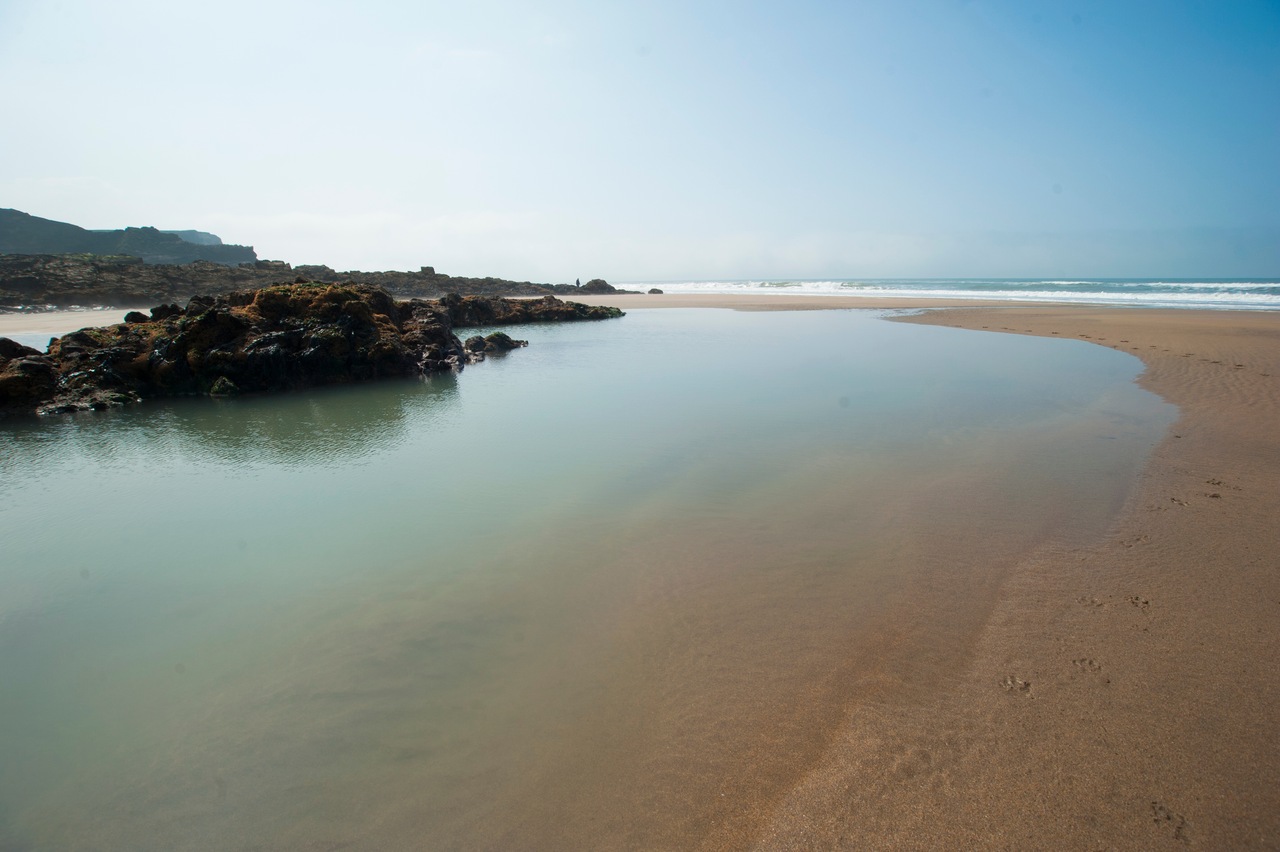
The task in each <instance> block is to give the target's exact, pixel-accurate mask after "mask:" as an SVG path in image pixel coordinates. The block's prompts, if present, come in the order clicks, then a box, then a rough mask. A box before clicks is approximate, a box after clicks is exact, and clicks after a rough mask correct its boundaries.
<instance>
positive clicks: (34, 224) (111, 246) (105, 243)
mask: <svg viewBox="0 0 1280 852" xmlns="http://www.w3.org/2000/svg"><path fill="white" fill-rule="evenodd" d="M0 254H37V255H38V254H47V255H99V256H120V255H124V256H129V257H136V258H138V259H139V260H141V262H143V263H166V264H183V263H192V262H194V261H198V260H201V261H207V262H210V263H219V264H223V265H227V266H234V265H237V264H241V263H253V262H254V261H256V260H257V259H258V255H257V253H256V252H254V250H253V246H237V245H224V244H223V242H222V239H221V238H220V237H218V236H217V235H216V234H210V233H206V232H204V231H191V230H188V231H161V230H158V229H156V228H151V227H146V228H123V229H119V230H114V231H90V230H87V229H85V228H81V227H80V226H78V225H71V224H68V223H67V222H55V221H54V220H52V219H42V218H40V217H39V216H32V215H31V214H30V213H23V212H22V211H21V210H13V209H8V208H0Z"/></svg>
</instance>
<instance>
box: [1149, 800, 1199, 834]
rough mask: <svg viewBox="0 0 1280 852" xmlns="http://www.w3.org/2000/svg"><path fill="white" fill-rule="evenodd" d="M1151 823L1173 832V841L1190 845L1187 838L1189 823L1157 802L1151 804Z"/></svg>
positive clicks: (1180, 815)
mask: <svg viewBox="0 0 1280 852" xmlns="http://www.w3.org/2000/svg"><path fill="white" fill-rule="evenodd" d="M1151 821H1152V822H1154V823H1155V824H1156V825H1161V826H1164V827H1165V828H1166V829H1168V830H1170V831H1172V832H1173V839H1174V840H1177V841H1179V842H1181V843H1190V842H1191V838H1190V837H1188V836H1187V832H1188V829H1189V828H1190V823H1188V822H1187V818H1186V817H1184V816H1183V815H1182V814H1180V813H1177V812H1176V811H1173V810H1170V809H1169V808H1167V807H1165V806H1164V805H1162V804H1160V803H1159V802H1152V803H1151Z"/></svg>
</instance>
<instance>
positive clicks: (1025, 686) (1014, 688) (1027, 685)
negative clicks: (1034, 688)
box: [1000, 675, 1031, 695]
mask: <svg viewBox="0 0 1280 852" xmlns="http://www.w3.org/2000/svg"><path fill="white" fill-rule="evenodd" d="M1000 685H1001V686H1003V687H1004V688H1005V689H1006V690H1007V691H1009V692H1021V693H1022V694H1023V695H1030V694H1031V682H1030V681H1025V680H1022V679H1020V678H1018V677H1015V676H1014V675H1005V676H1004V680H1002V681H1000Z"/></svg>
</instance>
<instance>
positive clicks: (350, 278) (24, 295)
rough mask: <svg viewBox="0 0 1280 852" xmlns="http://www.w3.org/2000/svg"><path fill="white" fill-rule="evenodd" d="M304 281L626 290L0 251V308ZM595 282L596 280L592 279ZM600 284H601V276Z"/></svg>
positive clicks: (456, 288)
mask: <svg viewBox="0 0 1280 852" xmlns="http://www.w3.org/2000/svg"><path fill="white" fill-rule="evenodd" d="M298 279H301V280H304V281H323V282H326V283H333V284H339V283H354V284H368V285H370V286H372V287H380V288H382V289H384V290H386V291H387V292H389V293H391V294H392V295H394V296H396V297H397V298H402V299H408V298H415V297H416V298H424V299H438V298H440V297H441V296H443V295H445V294H446V293H463V294H468V295H478V296H545V295H560V296H572V295H573V294H574V293H579V292H581V293H589V292H596V293H599V292H609V293H615V292H616V293H624V292H628V291H625V290H617V289H615V288H613V287H612V286H610V285H608V284H605V285H604V286H605V287H607V288H608V289H607V290H598V289H588V288H590V287H591V286H592V284H593V283H595V282H587V284H586V285H584V286H583V287H582V288H581V289H579V288H578V287H575V286H573V285H571V284H535V283H532V282H530V281H506V280H504V279H501V278H465V277H458V276H451V275H444V274H442V273H438V272H436V271H435V269H434V268H433V267H430V266H424V267H422V268H421V269H419V270H418V271H417V272H394V271H393V272H335V271H334V270H332V269H330V268H329V267H327V266H298V267H296V268H295V267H292V266H290V265H289V264H287V263H284V262H283V261H279V260H259V261H255V262H253V263H247V264H241V265H240V266H223V265H220V264H216V263H210V262H208V261H198V262H195V263H189V264H185V265H182V266H175V265H168V264H144V263H143V262H142V261H141V260H139V259H138V258H132V257H89V256H78V257H77V256H65V255H64V256H50V255H15V254H8V255H6V254H0V307H5V306H8V307H17V306H20V305H25V306H39V307H45V306H48V307H62V308H66V307H72V306H80V307H89V306H95V305H110V306H113V307H119V308H138V307H146V306H149V305H155V304H159V303H161V302H185V301H186V300H187V299H190V298H191V297H192V296H195V295H198V294H208V293H228V292H232V291H235V290H244V289H248V288H253V287H266V286H268V285H273V284H284V283H290V282H294V281H296V280H298ZM597 280H598V279H597ZM600 283H602V284H603V283H604V282H600Z"/></svg>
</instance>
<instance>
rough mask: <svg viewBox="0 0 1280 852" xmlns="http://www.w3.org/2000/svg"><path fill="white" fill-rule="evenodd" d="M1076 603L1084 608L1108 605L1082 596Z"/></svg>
mask: <svg viewBox="0 0 1280 852" xmlns="http://www.w3.org/2000/svg"><path fill="white" fill-rule="evenodd" d="M1076 603H1078V604H1080V605H1082V606H1106V604H1104V603H1103V602H1102V601H1100V600H1098V599H1097V598H1094V597H1090V596H1088V595H1081V596H1080V597H1078V598H1076Z"/></svg>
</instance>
